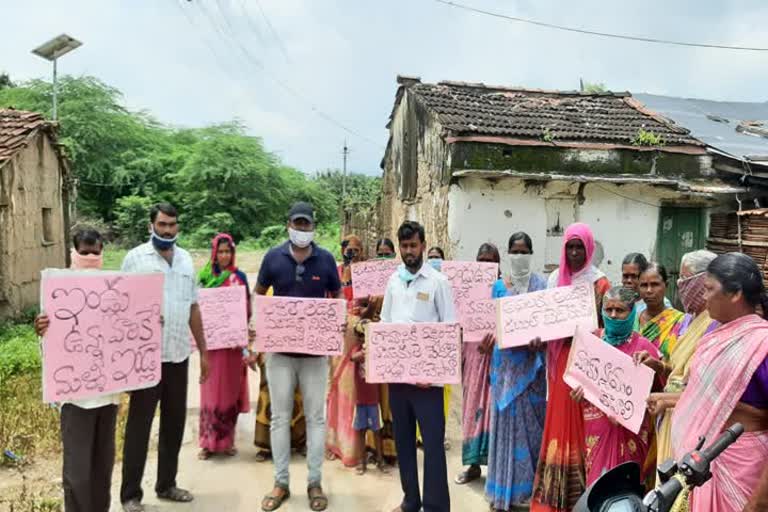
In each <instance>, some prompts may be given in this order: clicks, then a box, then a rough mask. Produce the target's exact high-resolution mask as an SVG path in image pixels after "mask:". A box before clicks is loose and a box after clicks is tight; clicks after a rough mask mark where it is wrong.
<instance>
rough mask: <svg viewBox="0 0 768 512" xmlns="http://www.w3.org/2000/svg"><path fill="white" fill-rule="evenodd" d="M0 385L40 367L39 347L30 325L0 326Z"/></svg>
mask: <svg viewBox="0 0 768 512" xmlns="http://www.w3.org/2000/svg"><path fill="white" fill-rule="evenodd" d="M0 353H2V354H3V357H2V358H0V385H4V383H5V382H6V381H7V380H8V379H9V378H10V377H12V376H14V375H20V374H24V373H29V372H33V371H36V370H39V369H40V367H41V361H40V347H39V344H38V340H37V336H36V335H35V330H34V328H33V327H32V325H31V324H29V323H28V324H5V325H3V326H0Z"/></svg>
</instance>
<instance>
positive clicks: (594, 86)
mask: <svg viewBox="0 0 768 512" xmlns="http://www.w3.org/2000/svg"><path fill="white" fill-rule="evenodd" d="M581 92H584V93H587V94H600V93H603V92H608V89H607V88H606V87H605V84H604V83H602V82H584V83H583V84H582V86H581Z"/></svg>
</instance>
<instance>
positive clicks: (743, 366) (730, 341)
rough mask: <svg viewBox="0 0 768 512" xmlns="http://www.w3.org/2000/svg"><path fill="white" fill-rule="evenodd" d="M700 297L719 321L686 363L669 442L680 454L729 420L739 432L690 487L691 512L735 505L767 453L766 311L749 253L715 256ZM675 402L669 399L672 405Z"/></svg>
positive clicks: (737, 511)
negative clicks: (707, 476)
mask: <svg viewBox="0 0 768 512" xmlns="http://www.w3.org/2000/svg"><path fill="white" fill-rule="evenodd" d="M707 272H708V275H707V280H706V283H705V291H704V294H705V297H706V299H707V309H708V310H709V314H710V316H711V317H712V318H713V319H714V320H717V321H719V322H720V323H721V324H722V326H721V327H719V328H718V329H716V330H714V331H713V332H712V333H710V334H709V335H707V336H705V337H704V338H703V339H702V340H701V341H700V343H699V346H698V348H697V349H696V353H695V354H694V356H693V360H692V362H691V368H690V374H689V379H688V385H687V387H686V388H685V390H684V391H683V393H682V395H681V396H680V398H679V400H674V399H673V400H670V401H669V402H666V405H668V406H674V408H675V415H674V417H673V420H672V441H673V446H674V447H675V455H676V456H677V457H678V458H679V457H681V456H682V455H683V454H685V453H687V452H689V451H690V450H692V449H693V448H694V447H695V446H696V444H697V440H698V438H699V436H705V437H706V438H707V440H708V442H711V441H712V440H714V439H715V437H717V435H718V434H719V433H720V432H722V431H723V430H724V429H726V428H728V427H729V426H731V425H732V424H734V423H736V422H738V423H741V424H742V425H744V430H745V433H744V434H743V435H742V436H741V437H740V438H739V439H738V440H737V441H736V442H735V443H734V444H733V445H731V447H730V448H728V449H727V450H726V451H724V452H723V453H722V454H721V455H720V456H719V457H718V458H717V459H716V460H715V461H714V462H713V464H712V468H711V471H712V479H711V480H710V481H709V482H707V483H706V484H704V485H703V486H702V487H700V488H696V489H694V490H693V492H692V495H691V500H690V507H691V508H690V510H691V512H705V511H707V512H709V511H711V512H741V511H742V510H743V509H744V507H745V506H746V504H747V502H748V501H749V499H750V496H751V495H752V494H753V492H754V491H755V489H756V488H757V485H758V483H759V480H760V476H761V473H762V471H763V467H764V464H765V461H766V460H768V341H767V340H768V322H766V321H765V320H763V319H762V318H760V317H759V316H758V315H756V314H755V310H756V308H757V306H758V305H760V306H761V307H762V310H763V312H768V300H766V296H765V288H764V285H763V279H762V275H761V272H760V268H758V266H757V265H756V264H755V262H754V261H752V259H751V258H750V257H749V256H746V255H744V254H740V253H730V254H724V255H721V256H718V257H717V258H716V259H715V260H714V261H712V263H710V264H709V267H708V268H707ZM675 402H676V404H675Z"/></svg>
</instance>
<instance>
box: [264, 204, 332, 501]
mask: <svg viewBox="0 0 768 512" xmlns="http://www.w3.org/2000/svg"><path fill="white" fill-rule="evenodd" d="M287 230H288V241H286V242H285V243H283V244H281V245H279V246H277V247H273V248H272V249H270V250H269V252H268V253H267V254H266V256H264V260H263V261H262V263H261V268H260V269H259V277H258V280H257V284H256V293H257V294H259V295H265V294H266V293H267V291H268V290H269V288H270V287H272V289H273V291H274V295H275V296H276V297H285V296H288V297H310V298H324V297H328V296H332V297H337V298H338V297H341V281H340V280H339V273H338V270H337V268H336V261H335V260H334V259H333V256H332V255H331V253H329V252H328V251H326V250H325V249H323V248H321V247H320V246H318V245H317V244H315V243H314V241H313V240H314V234H315V213H314V209H313V208H312V205H311V204H309V203H304V202H298V203H296V204H294V205H293V207H292V208H291V210H290V212H289V213H288V223H287ZM266 369H267V383H268V384H269V396H270V401H271V403H272V423H271V426H270V437H271V444H272V459H273V461H274V464H275V484H274V486H273V489H272V492H271V493H269V494H268V495H266V496H265V497H264V500H263V501H262V504H261V506H262V509H263V510H266V511H270V510H277V509H278V508H279V507H280V506H281V505H282V504H283V502H284V501H285V500H286V499H288V497H289V496H290V491H289V476H290V475H289V472H288V463H289V460H290V457H291V424H290V421H291V413H292V411H293V394H294V390H295V389H296V384H297V383H298V384H299V386H300V387H301V396H302V399H303V401H304V416H305V418H306V421H307V466H308V469H309V475H308V485H307V493H308V495H309V503H310V509H312V510H325V509H326V508H327V506H328V498H327V497H326V496H325V494H323V489H322V486H321V480H322V469H323V458H324V456H325V388H326V385H327V381H328V358H327V357H323V356H312V355H307V354H276V353H273V354H268V355H267V362H266Z"/></svg>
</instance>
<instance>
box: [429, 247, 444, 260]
mask: <svg viewBox="0 0 768 512" xmlns="http://www.w3.org/2000/svg"><path fill="white" fill-rule="evenodd" d="M432 251H435V252H436V253H438V254H439V255H440V258H442V259H445V253H444V252H443V250H442V249H441V248H440V247H438V246H434V247H431V248H430V249H429V250H428V251H427V258H429V253H431V252H432Z"/></svg>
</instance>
